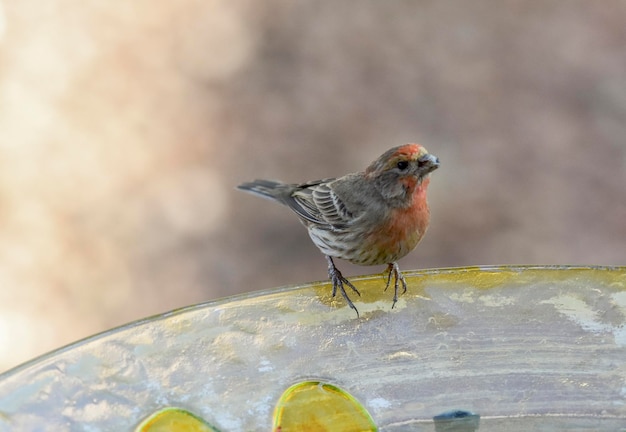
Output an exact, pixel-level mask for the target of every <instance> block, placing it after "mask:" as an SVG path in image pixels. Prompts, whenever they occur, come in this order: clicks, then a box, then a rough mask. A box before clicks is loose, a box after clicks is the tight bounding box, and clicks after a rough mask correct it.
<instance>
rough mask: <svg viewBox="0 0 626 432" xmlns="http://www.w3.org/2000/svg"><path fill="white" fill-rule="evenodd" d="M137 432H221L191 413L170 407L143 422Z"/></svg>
mask: <svg viewBox="0 0 626 432" xmlns="http://www.w3.org/2000/svg"><path fill="white" fill-rule="evenodd" d="M135 432H219V430H218V429H216V428H214V427H213V426H211V425H209V424H208V423H207V422H205V421H204V420H203V419H201V418H200V417H198V416H196V415H194V414H192V413H190V412H189V411H186V410H184V409H181V408H174V407H168V408H164V409H162V410H159V411H157V412H155V413H154V414H152V415H151V416H150V417H148V418H147V419H145V420H144V421H142V422H141V424H140V425H139V426H137V428H136V429H135Z"/></svg>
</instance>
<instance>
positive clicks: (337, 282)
mask: <svg viewBox="0 0 626 432" xmlns="http://www.w3.org/2000/svg"><path fill="white" fill-rule="evenodd" d="M326 261H328V277H329V278H330V281H331V283H332V284H333V297H335V294H337V288H339V292H340V293H341V295H342V297H343V298H344V299H345V300H346V302H347V303H348V306H350V308H352V309H354V311H355V312H356V316H357V318H358V317H359V310H358V309H357V308H356V306H354V303H352V300H350V297H348V294H347V293H346V290H345V289H344V287H343V286H344V284H345V285H348V286H349V287H350V288H352V291H354V292H355V293H357V295H359V296H360V295H361V293H360V292H359V290H358V289H356V287H355V286H354V285H352V283H351V282H350V281H349V280H348V279H346V278H345V277H343V275H342V274H341V272H340V271H339V269H338V268H337V267H335V263H334V262H333V259H332V258H331V257H329V256H328V255H327V256H326Z"/></svg>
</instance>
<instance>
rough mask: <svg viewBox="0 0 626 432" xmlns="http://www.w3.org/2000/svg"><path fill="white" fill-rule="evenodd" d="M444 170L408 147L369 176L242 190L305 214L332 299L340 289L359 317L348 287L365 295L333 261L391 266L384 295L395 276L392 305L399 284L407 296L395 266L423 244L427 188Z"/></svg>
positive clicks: (382, 160) (260, 183)
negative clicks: (324, 264) (322, 260)
mask: <svg viewBox="0 0 626 432" xmlns="http://www.w3.org/2000/svg"><path fill="white" fill-rule="evenodd" d="M438 167H439V159H438V158H437V157H435V156H433V155H431V154H429V153H428V152H427V151H426V149H425V148H424V147H422V146H421V145H419V144H406V145H403V146H399V147H394V148H392V149H389V150H387V151H386V152H385V153H383V155H382V156H380V157H379V158H378V159H376V160H375V161H374V162H372V164H371V165H370V166H369V167H367V169H366V170H365V171H363V172H358V173H354V174H347V175H345V176H343V177H339V178H331V179H325V180H317V181H311V182H308V183H302V184H285V183H281V182H277V181H272V180H255V181H253V182H250V183H243V184H241V185H239V186H238V188H239V189H241V190H244V191H246V192H250V193H253V194H256V195H259V196H262V197H265V198H270V199H272V200H275V201H278V202H279V203H281V204H284V205H286V206H287V207H289V208H290V209H291V210H293V211H294V212H295V213H296V214H297V215H298V216H299V217H300V221H301V222H302V223H303V224H304V226H306V228H307V230H308V231H309V236H310V237H311V240H313V243H315V245H316V246H317V247H318V248H319V249H320V250H321V251H322V253H323V254H324V255H325V256H326V260H327V261H328V276H329V278H330V280H331V282H332V286H333V293H332V294H333V297H334V296H335V294H336V293H337V289H339V292H340V293H341V295H342V296H343V298H344V299H345V300H346V302H347V303H348V305H349V306H350V307H351V308H352V309H354V310H355V311H356V314H357V316H358V315H359V311H358V310H357V308H356V307H355V306H354V304H353V303H352V300H350V297H348V294H347V293H346V290H345V288H344V285H347V286H349V287H350V288H351V289H352V290H353V291H354V292H355V293H356V294H358V295H361V294H360V293H359V291H358V290H357V289H356V287H355V286H354V285H352V283H351V282H350V281H348V279H346V278H345V277H344V276H343V275H342V274H341V272H340V271H339V269H338V268H337V267H336V266H335V263H334V261H333V258H341V259H344V260H348V261H350V262H352V263H354V264H359V265H381V264H387V266H388V267H387V271H388V272H389V275H388V276H387V284H386V286H385V290H387V288H389V284H390V282H391V278H392V277H393V278H394V295H393V304H392V306H391V307H392V308H393V307H394V306H395V304H396V302H397V301H398V286H399V284H400V283H401V284H402V289H403V293H404V292H406V280H405V278H404V276H403V275H402V273H401V272H400V268H399V267H398V264H397V263H396V261H397V260H399V259H400V258H402V257H404V256H405V255H406V254H408V253H409V252H410V251H412V250H413V249H414V248H415V246H417V243H419V241H420V240H421V239H422V237H423V236H424V233H425V232H426V228H428V223H429V220H430V210H429V208H428V203H427V202H426V190H427V188H428V184H429V182H430V178H429V177H430V176H429V174H430V173H431V172H432V171H434V170H436V169H437V168H438Z"/></svg>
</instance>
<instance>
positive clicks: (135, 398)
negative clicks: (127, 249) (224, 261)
mask: <svg viewBox="0 0 626 432" xmlns="http://www.w3.org/2000/svg"><path fill="white" fill-rule="evenodd" d="M405 276H406V277H407V282H408V285H409V289H408V292H407V293H405V294H404V295H402V296H400V299H399V301H398V303H397V304H396V306H395V308H394V309H391V298H392V295H393V294H392V293H391V292H389V291H387V292H383V287H384V280H383V277H382V276H381V275H374V276H365V277H356V278H351V281H352V282H354V283H355V285H356V286H357V287H358V288H359V290H360V291H361V294H362V296H361V297H358V298H355V299H354V300H355V305H356V306H357V308H358V309H359V312H360V314H361V316H360V318H357V317H356V314H355V313H354V311H353V310H351V309H349V308H348V307H347V306H346V305H345V303H344V302H343V300H342V299H341V298H340V297H339V296H338V297H337V298H335V299H333V298H331V297H330V287H329V284H328V283H314V284H307V285H301V286H294V287H286V288H278V289H274V290H268V291H263V292H254V293H250V294H245V295H239V296H236V297H231V298H227V299H223V300H218V301H213V302H209V303H205V304H200V305H196V306H191V307H187V308H183V309H179V310H175V311H172V312H169V313H165V314H162V315H159V316H155V317H151V318H147V319H144V320H140V321H137V322H134V323H131V324H128V325H125V326H123V327H119V328H116V329H112V330H110V331H107V332H104V333H101V334H98V335H95V336H93V337H91V338H87V339H85V340H82V341H79V342H77V343H75V344H72V345H70V346H67V347H64V348H61V349H59V350H57V351H54V352H52V353H49V354H47V355H44V356H42V357H39V358H37V359H34V360H32V361H31V362H29V363H26V364H24V365H22V366H19V367H17V368H15V369H13V370H10V371H8V372H6V373H4V374H2V375H0V431H15V430H19V431H34V430H37V431H46V430H51V431H52V430H54V431H59V430H115V431H135V430H137V431H142V432H145V431H156V430H167V429H159V427H165V426H163V425H170V426H171V425H180V427H181V428H182V427H183V425H184V426H185V427H188V429H185V430H197V431H200V430H206V431H211V430H219V431H222V432H226V431H243V430H266V431H270V430H272V429H275V430H278V429H280V430H281V431H283V432H284V431H288V430H298V426H297V424H298V422H304V423H306V424H309V425H311V424H316V425H318V428H317V429H316V430H324V429H323V427H324V425H327V424H332V425H333V430H353V429H351V427H352V428H354V427H359V428H360V430H376V428H380V429H381V430H385V431H405V430H418V431H420V430H421V431H435V430H437V431H439V430H458V431H473V430H480V431H501V430H507V431H528V430H539V429H540V430H554V429H567V430H607V431H609V430H610V431H615V430H626V267H615V268H607V267H601V268H600V267H472V268H455V269H434V270H423V271H413V272H405ZM3 349H10V347H3ZM294 413H297V415H294ZM445 413H448V414H445ZM442 414H444V415H443V417H442V416H440V415H442ZM437 416H439V417H437ZM442 418H443V419H444V420H442ZM446 419H449V421H447V420H446ZM468 419H469V420H468ZM355 425H357V426H355Z"/></svg>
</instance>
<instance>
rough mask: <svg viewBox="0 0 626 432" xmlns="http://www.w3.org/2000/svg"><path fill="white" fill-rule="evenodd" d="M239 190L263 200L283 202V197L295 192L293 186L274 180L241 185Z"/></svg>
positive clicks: (238, 187)
mask: <svg viewBox="0 0 626 432" xmlns="http://www.w3.org/2000/svg"><path fill="white" fill-rule="evenodd" d="M237 189H240V190H242V191H245V192H249V193H252V194H254V195H258V196H261V197H263V198H269V199H272V200H277V201H283V197H284V196H286V195H289V193H290V192H291V191H292V190H293V186H291V185H288V184H285V183H281V182H278V181H274V180H254V181H251V182H248V183H242V184H240V185H239V186H237Z"/></svg>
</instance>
